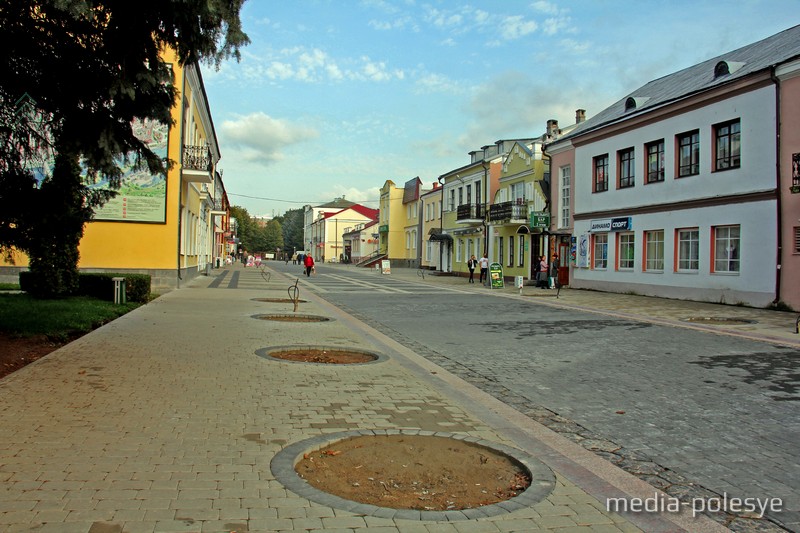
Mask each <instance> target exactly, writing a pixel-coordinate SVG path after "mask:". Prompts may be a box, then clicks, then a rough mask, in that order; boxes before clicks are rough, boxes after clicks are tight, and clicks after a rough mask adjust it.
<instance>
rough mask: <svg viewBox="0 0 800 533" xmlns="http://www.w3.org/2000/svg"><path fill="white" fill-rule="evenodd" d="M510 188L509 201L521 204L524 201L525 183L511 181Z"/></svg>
mask: <svg viewBox="0 0 800 533" xmlns="http://www.w3.org/2000/svg"><path fill="white" fill-rule="evenodd" d="M510 188H511V201H512V202H514V203H515V204H523V203H524V202H525V183H523V182H519V183H512V184H511V187H510Z"/></svg>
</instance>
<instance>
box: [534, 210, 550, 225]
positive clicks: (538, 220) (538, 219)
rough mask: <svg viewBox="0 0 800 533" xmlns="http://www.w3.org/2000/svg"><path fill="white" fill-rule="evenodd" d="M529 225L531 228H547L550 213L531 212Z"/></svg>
mask: <svg viewBox="0 0 800 533" xmlns="http://www.w3.org/2000/svg"><path fill="white" fill-rule="evenodd" d="M530 226H531V227H532V228H549V227H550V213H531V222H530Z"/></svg>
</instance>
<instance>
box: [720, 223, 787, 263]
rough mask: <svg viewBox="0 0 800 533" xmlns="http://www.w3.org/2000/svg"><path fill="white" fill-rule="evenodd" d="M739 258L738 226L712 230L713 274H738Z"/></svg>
mask: <svg viewBox="0 0 800 533" xmlns="http://www.w3.org/2000/svg"><path fill="white" fill-rule="evenodd" d="M795 229H797V228H795ZM795 241H797V232H796V231H795ZM796 244H797V243H796V242H795V245H796ZM739 257H740V255H739V226H719V227H716V228H714V272H739Z"/></svg>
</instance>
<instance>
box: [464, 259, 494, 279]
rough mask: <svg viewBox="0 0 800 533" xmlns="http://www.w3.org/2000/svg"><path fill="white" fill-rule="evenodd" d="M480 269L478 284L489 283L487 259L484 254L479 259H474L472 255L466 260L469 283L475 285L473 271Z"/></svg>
mask: <svg viewBox="0 0 800 533" xmlns="http://www.w3.org/2000/svg"><path fill="white" fill-rule="evenodd" d="M478 267H480V269H481V274H480V283H483V282H484V280H485V281H489V258H488V257H486V254H483V257H481V258H480V259H475V256H474V255H473V256H472V257H470V258H469V259H468V260H467V268H468V269H469V283H475V278H474V277H473V276H474V275H475V269H476V268H478Z"/></svg>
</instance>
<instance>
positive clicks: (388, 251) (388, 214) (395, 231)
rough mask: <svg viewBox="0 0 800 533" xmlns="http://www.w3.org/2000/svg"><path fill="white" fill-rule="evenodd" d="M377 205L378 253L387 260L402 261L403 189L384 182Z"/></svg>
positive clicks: (390, 182) (389, 181)
mask: <svg viewBox="0 0 800 533" xmlns="http://www.w3.org/2000/svg"><path fill="white" fill-rule="evenodd" d="M380 194H381V196H380V203H379V204H378V205H379V207H378V211H379V217H378V239H379V241H378V252H379V253H380V255H382V256H385V257H386V258H387V259H389V260H390V261H391V260H394V259H397V260H401V261H402V260H404V259H405V252H404V245H405V242H404V234H405V223H406V216H405V210H404V208H403V189H399V188H397V187H396V186H395V184H394V182H393V181H392V180H386V182H385V183H384V184H383V187H381V190H380Z"/></svg>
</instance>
